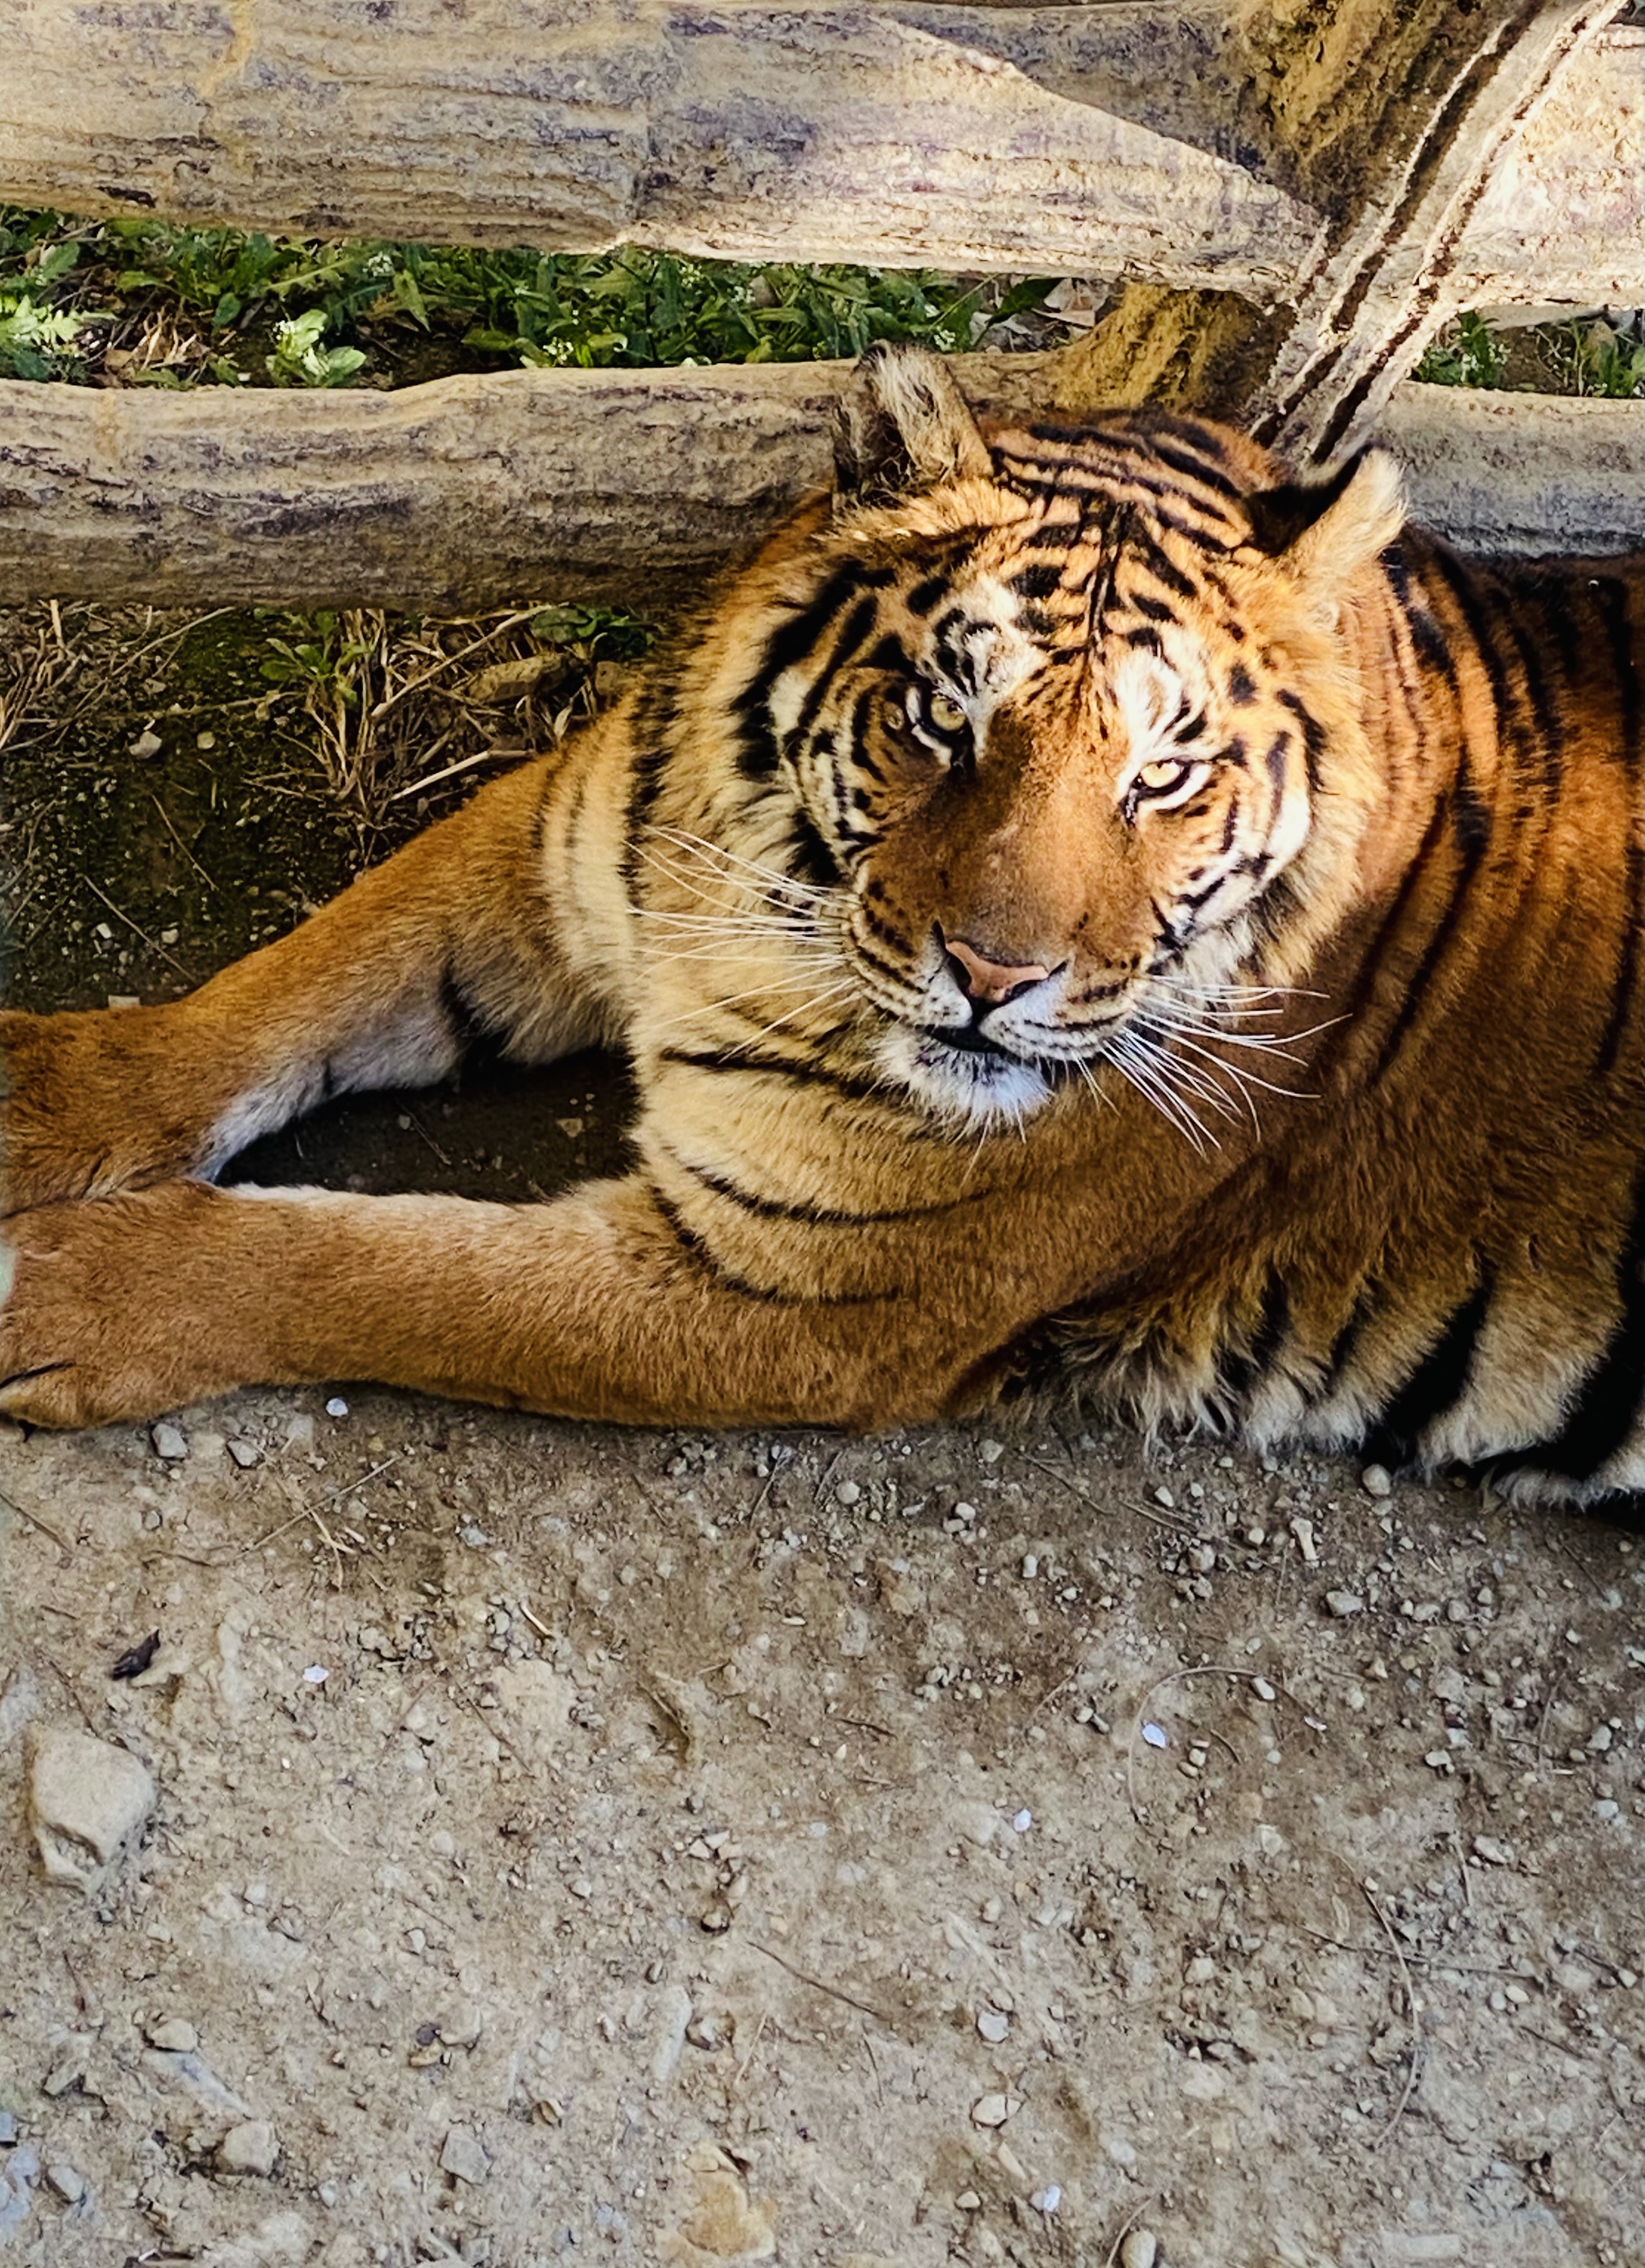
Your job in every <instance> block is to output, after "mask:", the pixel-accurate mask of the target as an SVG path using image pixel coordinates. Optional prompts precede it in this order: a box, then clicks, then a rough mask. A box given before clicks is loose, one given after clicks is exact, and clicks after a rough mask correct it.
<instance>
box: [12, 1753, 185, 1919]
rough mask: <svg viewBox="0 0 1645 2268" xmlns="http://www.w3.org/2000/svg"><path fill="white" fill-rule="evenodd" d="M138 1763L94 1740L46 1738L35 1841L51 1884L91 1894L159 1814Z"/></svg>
mask: <svg viewBox="0 0 1645 2268" xmlns="http://www.w3.org/2000/svg"><path fill="white" fill-rule="evenodd" d="M154 1794H155V1789H154V1782H153V1781H152V1779H151V1778H150V1777H149V1775H148V1773H147V1771H144V1767H143V1766H142V1765H141V1764H139V1763H138V1762H137V1759H136V1756H129V1755H128V1753H127V1752H126V1750H125V1749H117V1748H114V1746H113V1745H112V1744H111V1743H110V1742H107V1741H100V1740H97V1739H95V1738H94V1737H93V1735H92V1734H90V1733H81V1732H55V1733H46V1734H42V1735H41V1740H40V1742H39V1744H38V1745H37V1747H36V1749H35V1750H34V1762H33V1770H32V1771H31V1772H30V1775H29V1802H30V1808H31V1809H32V1812H33V1829H34V1839H35V1841H36V1842H37V1843H38V1844H39V1845H40V1855H41V1859H42V1861H43V1862H44V1864H45V1868H46V1873H47V1876H48V1879H49V1880H50V1881H54V1882H66V1883H70V1884H73V1885H75V1886H76V1887H77V1888H79V1889H91V1888H92V1886H93V1885H94V1884H95V1883H96V1882H97V1881H98V1880H99V1879H100V1876H101V1874H102V1873H103V1870H104V1869H105V1868H106V1867H108V1866H110V1865H111V1864H112V1863H113V1862H114V1859H116V1858H117V1857H118V1856H119V1854H120V1853H121V1852H123V1851H124V1850H125V1848H126V1847H127V1845H129V1843H130V1842H131V1841H132V1839H133V1838H134V1837H135V1836H136V1833H137V1831H138V1830H139V1829H140V1828H141V1827H142V1825H143V1823H144V1820H145V1819H146V1818H147V1817H148V1815H149V1814H150V1812H151V1810H152V1809H153V1808H154Z"/></svg>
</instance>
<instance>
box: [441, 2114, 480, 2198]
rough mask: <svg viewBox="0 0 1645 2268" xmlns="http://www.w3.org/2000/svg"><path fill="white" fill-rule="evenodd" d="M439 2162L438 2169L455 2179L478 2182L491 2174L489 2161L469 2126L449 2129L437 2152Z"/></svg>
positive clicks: (472, 2182) (478, 2139)
mask: <svg viewBox="0 0 1645 2268" xmlns="http://www.w3.org/2000/svg"><path fill="white" fill-rule="evenodd" d="M439 2163H440V2171H441V2172H442V2173H446V2174H450V2175H451V2176H453V2178H454V2180H456V2181H460V2182H468V2183H471V2184H478V2183H481V2182H483V2181H486V2180H489V2178H490V2176H491V2160H490V2159H489V2158H488V2157H487V2156H486V2154H485V2150H484V2147H483V2145H482V2143H481V2140H480V2138H479V2136H478V2135H477V2134H476V2132H475V2131H474V2129H473V2128H472V2127H471V2126H454V2127H453V2128H452V2129H451V2131H450V2132H449V2133H448V2134H447V2135H446V2147H445V2148H444V2149H443V2150H442V2151H441V2152H440V2154H439Z"/></svg>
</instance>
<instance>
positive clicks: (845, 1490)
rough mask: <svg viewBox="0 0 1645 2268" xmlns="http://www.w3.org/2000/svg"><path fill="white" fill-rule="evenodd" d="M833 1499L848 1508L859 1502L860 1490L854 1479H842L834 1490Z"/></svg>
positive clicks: (860, 1499) (860, 1497) (860, 1498)
mask: <svg viewBox="0 0 1645 2268" xmlns="http://www.w3.org/2000/svg"><path fill="white" fill-rule="evenodd" d="M834 1501H835V1503H836V1504H843V1505H845V1506H846V1508H847V1509H848V1510H849V1508H850V1507H851V1506H852V1505H853V1504H860V1503H861V1501H862V1491H861V1490H860V1489H859V1487H858V1485H857V1484H856V1482H855V1481H842V1482H841V1483H840V1484H839V1486H838V1487H837V1489H836V1490H835V1491H834Z"/></svg>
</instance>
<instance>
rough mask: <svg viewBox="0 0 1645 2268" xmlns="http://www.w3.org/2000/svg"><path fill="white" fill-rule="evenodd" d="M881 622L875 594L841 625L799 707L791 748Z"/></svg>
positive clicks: (862, 601) (868, 594)
mask: <svg viewBox="0 0 1645 2268" xmlns="http://www.w3.org/2000/svg"><path fill="white" fill-rule="evenodd" d="M879 618H880V602H879V600H877V599H876V598H875V597H874V594H873V593H872V592H865V593H864V594H863V596H862V597H861V598H860V599H859V600H858V601H857V603H856V605H855V606H854V607H853V608H852V610H851V612H850V614H848V615H846V617H845V621H844V622H842V623H841V624H840V627H839V630H838V634H837V636H836V637H835V640H834V644H833V647H832V649H831V650H830V654H829V658H828V659H827V660H826V661H825V662H824V663H823V665H822V668H821V669H819V670H818V672H817V674H816V675H815V677H814V678H813V679H812V681H811V689H810V690H809V692H808V694H807V695H806V697H805V699H804V701H803V702H802V703H800V717H799V720H798V722H797V723H796V725H795V726H794V729H793V735H792V736H791V745H792V746H795V747H797V746H798V745H799V743H800V741H801V740H803V739H804V738H805V736H806V734H807V733H808V732H809V730H810V728H811V726H812V725H814V724H815V722H816V714H817V711H818V710H819V709H820V708H821V707H822V703H824V701H826V700H827V698H828V696H829V694H830V692H831V690H832V689H833V685H834V680H835V678H836V677H837V675H838V674H839V672H840V671H841V670H842V669H843V668H844V667H845V664H846V663H847V662H848V661H849V660H850V659H851V657H852V654H853V653H855V652H856V651H857V649H858V647H859V645H860V644H862V642H863V640H864V639H865V638H866V637H867V635H868V633H869V631H870V630H872V629H873V628H874V624H875V622H878V620H879Z"/></svg>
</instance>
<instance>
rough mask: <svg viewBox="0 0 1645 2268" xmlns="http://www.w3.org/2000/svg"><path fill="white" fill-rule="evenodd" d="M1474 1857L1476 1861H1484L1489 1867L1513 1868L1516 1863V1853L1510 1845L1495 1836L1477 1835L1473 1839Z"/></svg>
mask: <svg viewBox="0 0 1645 2268" xmlns="http://www.w3.org/2000/svg"><path fill="white" fill-rule="evenodd" d="M1473 1855H1474V1857H1475V1858H1476V1859H1484V1861H1485V1863H1486V1866H1487V1867H1511V1866H1512V1865H1513V1863H1514V1853H1513V1850H1512V1848H1511V1847H1510V1845H1508V1844H1506V1843H1504V1842H1502V1841H1501V1840H1500V1839H1499V1838H1498V1837H1496V1836H1494V1835H1476V1836H1475V1837H1474V1838H1473Z"/></svg>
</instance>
